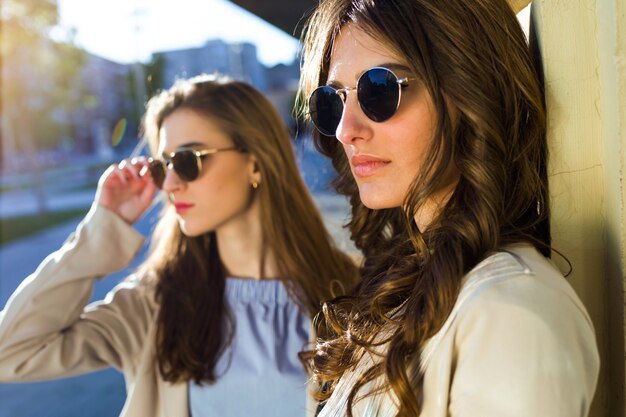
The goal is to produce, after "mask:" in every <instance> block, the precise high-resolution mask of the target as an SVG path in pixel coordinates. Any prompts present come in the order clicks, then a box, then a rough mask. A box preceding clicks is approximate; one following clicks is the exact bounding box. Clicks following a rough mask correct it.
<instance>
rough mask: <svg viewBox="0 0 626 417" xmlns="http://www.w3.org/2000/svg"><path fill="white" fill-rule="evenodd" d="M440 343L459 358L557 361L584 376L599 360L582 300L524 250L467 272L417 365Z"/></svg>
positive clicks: (547, 265)
mask: <svg viewBox="0 0 626 417" xmlns="http://www.w3.org/2000/svg"><path fill="white" fill-rule="evenodd" d="M441 346H454V349H453V351H454V352H457V353H456V354H458V355H463V356H465V357H474V356H475V355H479V356H480V355H483V354H486V355H487V356H490V357H492V356H493V357H494V358H496V357H497V358H499V359H498V360H502V361H505V362H506V360H511V361H513V362H519V363H525V364H526V365H528V363H529V361H530V362H532V361H533V360H535V359H536V360H538V361H540V362H541V360H542V358H546V357H554V358H557V357H560V358H562V359H563V360H565V361H566V362H567V360H570V362H571V363H579V364H581V365H580V367H581V369H583V368H584V369H588V370H589V375H593V372H594V369H595V368H597V366H596V365H597V363H598V355H597V347H596V342H595V331H594V328H593V324H592V322H591V319H590V318H589V315H588V314H587V311H586V309H585V307H584V305H583V303H582V302H581V301H580V299H579V298H578V296H577V295H576V293H575V291H574V290H573V288H572V287H571V286H570V284H569V283H568V281H567V279H566V278H565V277H563V275H562V274H561V272H560V271H559V270H558V269H557V268H556V267H555V266H554V265H553V264H552V262H551V261H550V260H549V259H547V258H545V257H544V256H543V255H541V254H540V253H539V252H538V251H537V250H536V249H534V248H533V247H531V246H529V245H519V246H514V247H510V248H507V250H504V251H500V252H497V253H494V254H492V255H491V256H489V257H487V258H486V259H485V260H483V261H482V262H480V263H479V264H478V265H477V266H476V267H475V268H473V269H472V270H471V271H470V272H468V273H467V275H466V276H465V278H464V281H463V286H462V288H461V292H460V293H459V296H458V298H457V301H456V303H455V305H454V307H453V309H452V311H451V313H450V315H449V316H448V318H447V320H446V322H445V323H444V325H443V326H442V328H441V329H440V330H439V332H438V333H437V334H435V335H434V336H433V337H432V338H431V339H430V340H429V341H428V342H427V344H426V345H425V346H424V350H423V364H422V365H423V366H424V367H426V366H428V363H429V362H431V361H432V360H435V359H433V358H434V357H436V356H437V355H438V353H437V352H439V351H441V350H442V349H441ZM443 350H445V349H443ZM481 352H482V353H481ZM489 352H491V353H489ZM535 356H536V357H535ZM566 357H567V359H566ZM522 358H526V359H525V360H522ZM494 360H495V359H494ZM520 361H521V362H520ZM594 367H595V368H594ZM591 379H593V378H592V377H590V380H591Z"/></svg>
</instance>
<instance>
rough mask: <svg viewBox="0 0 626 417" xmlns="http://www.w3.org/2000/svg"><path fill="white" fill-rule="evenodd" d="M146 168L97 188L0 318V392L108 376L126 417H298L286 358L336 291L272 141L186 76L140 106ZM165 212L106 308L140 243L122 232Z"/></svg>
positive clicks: (256, 111)
mask: <svg viewBox="0 0 626 417" xmlns="http://www.w3.org/2000/svg"><path fill="white" fill-rule="evenodd" d="M144 134H145V137H146V138H147V139H148V141H149V143H150V146H151V149H152V151H153V155H154V156H153V157H152V158H150V159H148V158H145V157H142V158H138V159H134V160H128V161H124V162H122V163H120V164H119V165H115V166H112V167H110V168H109V169H108V170H107V171H106V172H105V173H104V174H103V176H102V177H101V179H100V182H99V185H98V191H97V193H96V198H95V201H94V204H93V206H92V208H91V210H90V212H89V214H88V215H87V217H86V219H85V220H84V221H83V222H82V223H81V224H80V225H79V227H78V229H77V231H76V233H75V234H74V235H73V236H72V238H71V239H70V240H68V241H67V242H66V243H65V244H64V245H63V247H62V248H61V249H60V250H59V251H57V252H55V253H53V254H52V255H50V256H49V257H48V258H47V259H46V260H45V261H44V262H43V264H42V265H40V267H39V268H38V269H37V271H36V272H35V273H34V274H33V275H31V276H30V277H28V278H27V279H26V280H25V281H24V283H23V284H22V285H21V286H20V287H19V288H18V290H17V291H16V292H15V294H13V295H12V297H11V298H10V300H9V301H8V303H7V306H6V307H5V309H4V310H3V312H2V314H1V315H0V380H3V381H32V380H40V379H49V378H57V377H62V376H69V375H75V374H79V373H84V372H88V371H92V370H95V369H99V368H103V367H107V366H113V367H115V368H118V369H120V370H121V371H122V372H123V373H124V376H125V381H126V385H127V393H128V397H127V400H126V403H125V405H124V409H123V410H122V414H121V415H122V416H125V417H145V416H160V417H166V416H167V417H178V416H189V415H191V416H193V417H201V416H220V417H227V416H248V415H267V416H285V417H291V416H294V415H304V414H305V410H306V407H307V402H308V403H309V404H308V405H312V406H313V410H314V406H315V404H314V402H313V401H307V400H308V398H309V397H308V395H307V390H306V382H307V376H306V374H305V370H304V368H303V366H302V363H301V362H300V359H299V357H298V352H299V351H300V350H301V349H302V348H303V346H304V345H305V344H306V343H307V342H308V340H309V337H310V332H311V331H312V330H315V331H317V332H319V333H320V334H323V332H324V329H323V328H320V327H317V328H315V329H312V328H313V326H312V325H311V320H310V318H311V317H312V316H313V315H314V314H315V313H316V312H317V311H318V309H319V307H320V305H321V302H322V301H323V300H327V299H330V298H332V296H333V295H334V293H335V292H342V288H347V287H349V286H350V285H351V283H352V282H353V281H354V279H355V278H356V276H357V269H356V267H355V266H354V265H353V263H352V260H351V259H349V258H348V257H347V256H345V255H344V254H343V253H341V252H340V251H339V250H337V249H336V248H335V246H334V244H333V242H332V240H331V238H330V236H329V234H328V233H327V231H326V229H325V227H324V224H323V222H322V219H321V217H320V215H319V213H318V211H317V210H316V206H315V204H314V202H313V200H312V199H311V196H310V195H309V193H308V191H307V189H306V187H305V185H304V182H303V181H302V179H301V177H300V175H299V172H298V169H297V166H296V162H295V159H294V155H293V150H292V147H291V141H290V138H289V135H288V131H287V128H286V127H285V125H284V124H283V122H282V120H281V118H280V116H279V115H278V113H277V112H276V110H274V108H273V106H272V105H271V104H270V102H269V101H268V100H267V99H266V98H265V97H263V96H262V95H261V93H259V92H258V91H256V90H255V89H253V88H252V87H250V86H249V85H247V84H245V83H242V82H237V81H230V80H228V79H224V78H219V77H210V76H200V77H196V78H193V79H190V80H181V81H178V82H176V84H175V85H174V86H173V87H172V88H171V89H169V90H167V91H164V92H162V93H160V94H158V95H157V96H155V97H154V98H152V99H151V100H150V101H149V103H148V105H147V113H146V116H145V119H144ZM157 188H160V189H161V190H162V193H161V195H162V196H163V197H165V201H164V207H163V211H162V215H161V217H160V219H159V221H158V224H157V225H156V228H155V231H154V234H153V235H152V239H151V244H152V249H151V252H150V253H149V255H148V257H147V259H146V260H145V261H144V262H143V264H142V265H141V266H140V267H139V268H138V269H137V271H136V272H135V273H134V274H133V276H132V277H130V278H129V279H128V280H125V281H124V282H122V283H121V284H119V285H118V286H117V287H116V288H115V289H113V290H112V291H111V292H110V293H109V294H108V295H107V297H106V299H105V300H103V301H100V302H96V303H93V304H90V305H87V302H88V300H89V297H90V295H91V292H92V288H93V285H94V282H95V280H96V279H98V278H99V277H102V276H104V275H107V274H108V273H111V272H113V271H116V270H119V269H121V268H123V267H124V266H125V265H127V264H128V263H129V262H130V261H131V259H132V258H133V257H134V255H135V253H136V252H137V250H138V249H139V248H140V247H141V245H142V243H143V238H142V237H141V236H140V235H139V234H138V233H137V232H136V231H135V230H134V229H133V228H132V227H131V225H132V224H133V223H135V222H136V221H137V219H138V218H139V217H140V216H141V215H142V214H143V213H144V212H145V211H146V210H147V209H148V207H149V206H150V205H151V202H152V199H153V196H154V194H155V192H156V190H157Z"/></svg>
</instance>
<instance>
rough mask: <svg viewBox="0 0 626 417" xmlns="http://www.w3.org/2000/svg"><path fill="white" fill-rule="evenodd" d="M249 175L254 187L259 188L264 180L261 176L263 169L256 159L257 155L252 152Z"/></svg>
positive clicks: (249, 161)
mask: <svg viewBox="0 0 626 417" xmlns="http://www.w3.org/2000/svg"><path fill="white" fill-rule="evenodd" d="M248 177H249V179H250V184H251V185H252V187H253V188H257V187H258V186H259V185H260V184H261V181H262V178H261V170H260V169H259V163H258V161H257V159H256V156H254V155H252V154H250V157H249V160H248Z"/></svg>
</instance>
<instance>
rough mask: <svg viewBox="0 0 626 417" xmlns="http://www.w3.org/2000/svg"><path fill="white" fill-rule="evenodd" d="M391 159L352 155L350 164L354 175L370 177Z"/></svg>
mask: <svg viewBox="0 0 626 417" xmlns="http://www.w3.org/2000/svg"><path fill="white" fill-rule="evenodd" d="M390 162H391V161H386V160H384V159H382V158H378V157H376V156H373V155H353V156H352V158H350V164H351V165H352V167H353V172H354V175H356V176H357V177H361V178H364V177H370V176H372V175H374V174H376V173H377V172H378V171H380V170H381V169H382V168H384V167H385V166H387V165H388V164H389V163H390Z"/></svg>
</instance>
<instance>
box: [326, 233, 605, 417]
mask: <svg viewBox="0 0 626 417" xmlns="http://www.w3.org/2000/svg"><path fill="white" fill-rule="evenodd" d="M375 360H377V359H376V357H374V356H373V355H368V356H366V357H364V359H363V360H362V361H361V362H360V363H359V364H358V365H357V367H356V369H355V370H354V371H353V372H350V373H347V374H345V375H344V376H343V378H342V379H341V380H340V381H339V383H338V386H337V387H336V389H335V391H334V392H333V395H332V396H331V398H330V399H329V400H328V402H327V404H326V406H325V407H324V409H323V410H322V412H321V413H320V415H319V417H344V416H345V415H346V411H345V410H346V401H347V395H348V393H349V391H350V388H351V387H352V386H353V385H354V383H355V381H356V379H357V378H358V376H359V375H360V374H361V373H362V372H363V370H364V369H366V368H367V367H369V366H370V365H371V364H372V363H373V361H375ZM421 367H422V371H423V372H424V379H423V389H424V391H423V409H422V412H421V414H420V417H584V416H587V414H588V412H589V406H590V404H591V400H592V398H593V394H594V391H595V387H596V382H597V378H598V370H599V356H598V350H597V347H596V341H595V335H594V330H593V326H592V323H591V320H590V319H589V316H588V315H587V312H586V310H585V308H584V306H583V305H582V303H581V302H580V300H579V298H578V297H577V296H576V294H575V292H574V291H573V290H572V288H571V287H570V286H569V284H568V283H567V281H566V280H565V279H564V278H563V277H562V276H561V275H560V273H559V272H558V271H557V270H556V268H554V267H553V266H552V264H551V263H549V262H548V261H547V260H546V259H545V258H544V257H543V256H541V255H540V254H539V253H538V252H537V251H536V250H535V249H534V248H532V247H530V246H525V245H524V246H521V245H520V246H517V247H515V248H511V250H510V251H507V252H499V253H496V254H494V255H492V256H490V257H489V258H487V259H486V260H484V261H483V262H482V263H480V264H479V265H478V266H477V267H476V268H474V269H473V270H472V271H471V272H470V273H469V274H468V275H467V276H466V277H465V281H464V285H463V287H462V290H461V293H460V295H459V298H458V300H457V302H456V304H455V306H454V308H453V310H452V312H451V314H450V316H449V317H448V319H447V320H446V322H445V324H444V325H443V327H442V328H441V330H440V331H439V332H438V333H437V334H436V335H435V336H434V337H433V338H431V339H430V340H429V341H428V342H427V344H426V346H425V347H424V349H423V351H422V364H421ZM384 383H385V382H384V381H376V382H375V384H376V385H378V386H380V385H382V384H384ZM371 389H372V386H370V387H364V389H363V391H361V393H366V392H368V391H370V390H371ZM395 400H396V398H395V397H394V396H393V395H389V394H383V395H374V396H369V397H366V398H365V399H363V400H362V401H360V402H357V403H356V406H355V410H354V411H355V413H354V416H355V417H392V416H395V414H396V412H397V407H396V405H395V404H394V403H395Z"/></svg>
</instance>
